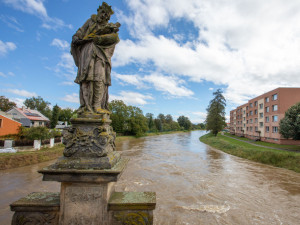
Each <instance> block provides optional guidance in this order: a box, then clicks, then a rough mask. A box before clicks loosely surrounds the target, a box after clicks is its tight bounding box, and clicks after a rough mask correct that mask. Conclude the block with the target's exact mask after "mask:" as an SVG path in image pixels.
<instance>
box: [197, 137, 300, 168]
mask: <svg viewBox="0 0 300 225" xmlns="http://www.w3.org/2000/svg"><path fill="white" fill-rule="evenodd" d="M200 141H201V142H203V143H205V144H207V145H209V146H211V147H214V148H216V149H219V150H221V151H223V152H226V153H228V154H231V155H235V156H238V157H241V158H245V159H249V160H252V161H255V162H259V163H264V164H268V165H272V166H276V167H281V168H285V169H289V170H293V171H295V172H298V173H300V153H295V152H287V151H283V150H274V149H267V148H264V147H263V146H261V147H259V146H253V145H251V144H250V143H246V142H241V141H239V140H236V139H232V138H230V137H226V136H223V135H220V134H219V135H218V136H217V137H215V136H213V135H212V134H210V133H209V134H206V135H203V136H201V137H200Z"/></svg>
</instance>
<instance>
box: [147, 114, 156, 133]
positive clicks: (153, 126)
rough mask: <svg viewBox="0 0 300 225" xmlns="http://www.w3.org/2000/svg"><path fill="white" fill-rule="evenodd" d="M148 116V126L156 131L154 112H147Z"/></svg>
mask: <svg viewBox="0 0 300 225" xmlns="http://www.w3.org/2000/svg"><path fill="white" fill-rule="evenodd" d="M146 118H147V120H148V128H149V130H150V131H154V130H155V124H154V120H153V114H152V113H147V114H146Z"/></svg>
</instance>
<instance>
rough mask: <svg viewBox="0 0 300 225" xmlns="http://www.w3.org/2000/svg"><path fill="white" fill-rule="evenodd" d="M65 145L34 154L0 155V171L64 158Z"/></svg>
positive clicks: (44, 149)
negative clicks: (60, 157)
mask: <svg viewBox="0 0 300 225" xmlns="http://www.w3.org/2000/svg"><path fill="white" fill-rule="evenodd" d="M63 149H64V145H62V144H60V145H56V146H55V147H53V148H42V149H41V150H39V151H34V152H17V153H1V154H0V170H3V169H11V168H16V167H21V166H28V165H32V164H36V163H41V162H45V161H49V160H52V159H56V158H57V157H59V156H62V152H63Z"/></svg>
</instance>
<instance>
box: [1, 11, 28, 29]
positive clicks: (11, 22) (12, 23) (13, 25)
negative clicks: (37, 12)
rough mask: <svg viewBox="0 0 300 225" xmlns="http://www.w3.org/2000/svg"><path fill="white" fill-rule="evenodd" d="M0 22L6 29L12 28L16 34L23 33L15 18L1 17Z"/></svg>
mask: <svg viewBox="0 0 300 225" xmlns="http://www.w3.org/2000/svg"><path fill="white" fill-rule="evenodd" d="M0 20H2V21H3V22H4V23H5V24H6V25H7V26H8V27H10V28H13V29H14V30H16V31H18V32H24V30H23V29H22V28H21V24H20V23H19V22H18V21H17V19H16V18H15V17H13V16H4V15H1V16H0Z"/></svg>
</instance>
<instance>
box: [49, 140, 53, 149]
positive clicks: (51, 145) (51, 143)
mask: <svg viewBox="0 0 300 225" xmlns="http://www.w3.org/2000/svg"><path fill="white" fill-rule="evenodd" d="M49 147H50V148H53V147H54V138H50V144H49Z"/></svg>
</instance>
